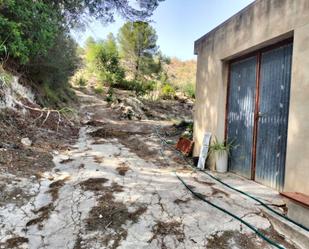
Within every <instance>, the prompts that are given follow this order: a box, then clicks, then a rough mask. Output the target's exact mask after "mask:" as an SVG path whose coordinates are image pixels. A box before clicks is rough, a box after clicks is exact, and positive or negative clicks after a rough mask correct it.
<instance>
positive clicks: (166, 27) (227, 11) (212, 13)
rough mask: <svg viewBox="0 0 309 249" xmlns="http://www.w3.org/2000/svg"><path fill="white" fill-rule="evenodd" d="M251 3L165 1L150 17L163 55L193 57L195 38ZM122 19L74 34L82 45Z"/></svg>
mask: <svg viewBox="0 0 309 249" xmlns="http://www.w3.org/2000/svg"><path fill="white" fill-rule="evenodd" d="M252 2H253V0H165V2H162V3H161V4H160V5H159V7H158V8H157V9H156V11H155V12H154V15H153V16H152V20H153V23H152V26H153V27H154V28H155V29H156V31H157V35H158V45H159V46H160V49H161V51H162V52H163V54H165V55H168V56H171V57H174V56H175V57H178V58H180V59H183V60H186V59H192V58H195V56H194V54H193V44H194V41H195V40H197V39H198V38H199V37H201V36H202V35H204V34H206V33H207V32H208V31H210V30H212V29H213V28H215V27H216V26H217V25H219V24H220V23H222V22H223V21H225V20H226V19H228V18H229V17H231V16H232V15H234V14H235V13H237V12H238V11H239V10H241V9H242V8H244V7H246V6H247V5H248V4H250V3H252ZM124 22H125V21H124V20H122V19H120V18H118V19H117V20H116V22H115V23H112V24H108V25H102V24H101V23H100V22H93V23H91V24H90V25H89V26H88V28H87V30H86V32H79V33H78V34H77V33H75V34H74V36H75V38H76V40H77V41H78V42H79V43H80V44H81V45H83V43H84V41H85V40H86V38H87V37H89V36H92V37H94V38H95V39H104V38H105V37H106V35H107V34H108V33H109V32H112V33H114V34H115V35H117V33H118V30H119V28H120V27H121V26H122V25H123V24H124Z"/></svg>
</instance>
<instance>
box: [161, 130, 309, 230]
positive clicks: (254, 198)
mask: <svg viewBox="0 0 309 249" xmlns="http://www.w3.org/2000/svg"><path fill="white" fill-rule="evenodd" d="M156 133H157V136H158V137H159V138H160V139H161V140H162V141H163V142H164V143H165V144H166V145H167V146H168V147H170V148H171V149H173V150H174V151H176V152H177V153H179V154H180V155H181V156H182V157H183V160H184V161H185V162H186V163H187V164H188V165H189V166H190V167H191V168H192V169H193V170H194V171H195V170H197V168H195V167H193V166H192V165H191V164H192V163H191V162H190V161H189V160H187V159H186V158H185V157H184V156H183V154H181V153H180V152H179V151H178V150H176V149H175V148H174V147H173V146H171V145H169V144H168V143H167V142H166V140H165V139H164V138H163V137H162V136H161V135H160V134H159V132H158V131H157V130H156ZM199 171H200V172H202V173H204V174H205V175H207V176H209V177H210V178H212V179H213V180H215V181H217V182H219V183H221V184H222V185H224V186H226V187H227V188H230V189H232V190H234V191H236V192H238V193H240V194H242V195H245V196H247V197H249V198H250V199H252V200H254V201H256V202H258V203H259V204H261V205H262V206H263V207H265V208H266V209H267V210H269V211H271V212H273V213H274V214H276V215H278V216H280V217H281V218H283V219H285V220H287V221H289V222H291V223H293V224H294V225H296V226H298V227H300V228H302V229H304V230H305V231H306V232H309V228H308V227H306V226H304V225H302V224H300V223H298V222H296V221H294V220H292V219H290V218H289V217H287V216H285V215H283V214H281V213H279V212H278V211H276V210H275V209H273V208H271V207H270V206H269V205H267V204H266V203H264V202H263V201H261V200H259V199H258V198H256V197H255V196H252V195H250V194H248V193H246V192H244V191H241V190H239V189H237V188H234V187H233V186H231V185H229V184H227V183H225V182H223V181H222V180H220V179H219V178H217V177H215V176H213V175H212V174H210V173H208V172H206V171H202V170H199Z"/></svg>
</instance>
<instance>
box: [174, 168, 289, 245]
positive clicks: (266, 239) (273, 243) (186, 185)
mask: <svg viewBox="0 0 309 249" xmlns="http://www.w3.org/2000/svg"><path fill="white" fill-rule="evenodd" d="M175 174H176V177H177V178H178V179H179V180H180V181H181V182H182V184H183V185H184V186H185V187H186V188H187V189H188V190H189V191H190V192H191V193H192V194H193V195H194V196H195V197H197V198H198V199H200V200H201V201H203V202H206V203H207V204H209V205H211V206H212V207H215V208H217V209H219V210H220V211H222V212H223V213H225V214H227V215H229V216H231V217H233V218H234V219H236V220H238V221H239V222H241V223H242V224H244V225H245V226H247V227H248V228H249V229H251V230H252V231H254V232H255V233H256V235H257V236H259V237H260V238H261V239H263V240H265V241H266V242H268V243H269V244H271V245H272V246H274V247H276V248H279V249H285V248H284V247H282V246H281V245H279V244H277V243H276V242H274V241H273V240H271V239H270V238H268V237H266V236H265V235H264V234H263V233H261V232H260V231H259V230H258V229H256V228H255V227H254V226H252V225H251V224H249V223H248V222H246V221H244V220H243V219H242V218H240V217H238V216H237V215H235V214H233V213H231V212H229V211H228V210H226V209H224V208H222V207H220V206H218V205H216V204H214V203H212V202H210V201H208V200H207V199H205V198H204V197H203V196H202V195H201V194H200V193H197V192H195V191H194V190H192V188H190V187H189V185H188V184H186V183H185V181H184V180H183V179H182V178H181V177H180V176H178V175H177V173H176V172H175Z"/></svg>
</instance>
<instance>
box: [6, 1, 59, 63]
mask: <svg viewBox="0 0 309 249" xmlns="http://www.w3.org/2000/svg"><path fill="white" fill-rule="evenodd" d="M58 22H59V19H58V17H57V14H56V13H55V12H54V11H53V10H52V9H50V7H49V6H48V5H47V4H45V3H43V2H42V1H29V0H0V43H2V44H3V45H4V46H5V47H6V48H7V52H8V55H9V56H11V57H12V58H16V59H18V60H19V62H20V63H21V64H25V63H26V62H28V61H29V59H30V58H31V57H33V56H36V55H38V54H41V55H45V54H46V53H47V51H48V49H49V48H50V47H51V46H52V45H53V43H54V41H55V38H56V36H57V33H58V32H59V28H60V26H59V25H58Z"/></svg>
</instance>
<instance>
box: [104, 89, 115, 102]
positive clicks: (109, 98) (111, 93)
mask: <svg viewBox="0 0 309 249" xmlns="http://www.w3.org/2000/svg"><path fill="white" fill-rule="evenodd" d="M113 100H114V89H113V88H112V87H110V88H109V89H108V91H107V96H106V101H107V102H108V103H110V102H113Z"/></svg>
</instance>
